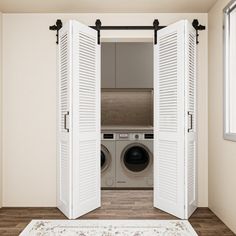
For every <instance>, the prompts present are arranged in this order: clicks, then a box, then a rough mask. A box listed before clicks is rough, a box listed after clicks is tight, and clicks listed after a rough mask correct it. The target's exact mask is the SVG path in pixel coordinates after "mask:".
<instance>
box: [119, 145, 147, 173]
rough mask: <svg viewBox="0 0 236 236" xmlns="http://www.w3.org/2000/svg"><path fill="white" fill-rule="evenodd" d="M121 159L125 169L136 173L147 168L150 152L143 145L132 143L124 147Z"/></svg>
mask: <svg viewBox="0 0 236 236" xmlns="http://www.w3.org/2000/svg"><path fill="white" fill-rule="evenodd" d="M121 161H122V165H123V166H124V167H125V168H126V169H127V170H129V171H131V172H134V173H138V172H142V171H145V170H146V169H147V168H148V166H149V165H150V162H151V154H150V151H149V150H148V149H147V148H146V147H145V146H143V145H141V144H132V145H129V146H127V147H126V148H125V149H124V151H123V155H122V157H121Z"/></svg>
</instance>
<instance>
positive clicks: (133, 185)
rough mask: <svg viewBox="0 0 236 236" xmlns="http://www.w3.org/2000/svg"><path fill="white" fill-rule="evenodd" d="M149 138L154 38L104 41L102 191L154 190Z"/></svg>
mask: <svg viewBox="0 0 236 236" xmlns="http://www.w3.org/2000/svg"><path fill="white" fill-rule="evenodd" d="M151 40H152V39H150V41H151ZM153 137H154V135H153V42H137V41H136V42H135V41H134V42H120V41H119V40H118V42H114V41H113V42H102V43H101V188H102V195H103V194H104V195H106V190H109V192H110V194H112V192H113V193H114V194H115V195H116V196H117V195H119V194H120V197H121V198H122V196H123V195H124V193H127V194H128V195H129V196H130V197H131V198H132V195H135V196H136V201H139V202H140V203H141V202H142V201H147V198H146V199H145V198H143V195H147V194H148V195H149V196H152V195H153V194H152V191H153ZM133 190H135V191H133ZM138 190H140V191H138ZM144 190H146V191H147V192H146V193H145V192H143V191H144ZM122 194H123V195H122ZM138 196H140V199H137V197H138ZM148 199H149V201H151V202H150V204H151V205H152V199H151V198H150V197H149V198H148ZM121 202H122V199H121Z"/></svg>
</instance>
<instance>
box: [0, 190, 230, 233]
mask: <svg viewBox="0 0 236 236" xmlns="http://www.w3.org/2000/svg"><path fill="white" fill-rule="evenodd" d="M152 202H153V199H152V191H150V190H103V191H102V207H101V208H100V209H97V210H95V211H93V212H90V213H88V214H87V215H85V216H83V217H81V219H176V218H175V217H173V216H171V215H169V214H166V213H164V212H162V211H160V210H158V209H155V208H153V207H152ZM32 219H65V216H64V215H63V214H62V213H61V212H60V211H59V210H58V209H56V208H2V209H0V235H1V236H12V235H19V233H20V232H21V231H22V230H23V229H24V228H25V226H26V225H27V224H28V223H29V222H30V221H31V220H32ZM189 221H190V223H191V224H192V226H193V228H194V229H195V230H196V232H197V233H198V235H199V236H224V235H225V236H231V235H234V234H233V233H232V232H231V231H230V230H229V229H228V228H227V227H226V226H225V225H224V224H223V223H222V222H221V221H220V220H219V219H218V218H217V217H216V216H215V215H214V214H213V213H212V212H211V211H210V210H209V209H208V208H199V209H197V211H196V212H195V213H194V214H193V215H192V216H191V218H190V220H189Z"/></svg>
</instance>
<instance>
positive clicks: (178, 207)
mask: <svg viewBox="0 0 236 236" xmlns="http://www.w3.org/2000/svg"><path fill="white" fill-rule="evenodd" d="M188 27H189V23H188V22H187V21H184V20H183V21H179V22H177V23H175V24H172V25H170V26H168V27H166V28H164V29H162V30H160V31H158V35H157V44H156V45H155V46H154V134H155V139H154V157H155V158H154V206H155V207H157V208H159V209H161V210H163V211H166V212H168V213H170V214H173V215H175V216H177V217H179V218H182V219H185V218H187V215H186V210H185V209H186V207H187V206H185V205H186V196H187V192H188V189H187V185H186V184H187V182H188V183H189V184H190V182H189V181H188V178H190V177H191V174H192V173H191V170H190V169H191V167H189V170H190V172H188V174H189V176H188V177H187V176H186V173H187V170H186V157H187V155H186V150H188V152H189V160H192V156H191V149H190V148H187V147H186V130H187V126H188V124H187V123H186V122H187V118H186V117H187V110H186V108H187V106H186V104H187V103H186V102H187V100H188V96H186V81H188V79H187V78H188V77H189V76H190V74H189V73H188V72H187V71H188V70H189V65H190V64H189V63H187V62H189V60H190V58H189V57H188V58H187V57H186V56H187V54H188V52H189V51H188V50H189V48H188V44H189V42H188V41H187V40H186V39H187V37H186V36H187V32H188V30H187V29H188ZM193 63H195V62H193ZM189 164H190V162H189ZM190 165H191V164H190ZM190 185H191V184H190ZM192 188H195V186H192Z"/></svg>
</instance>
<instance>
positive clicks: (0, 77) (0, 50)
mask: <svg viewBox="0 0 236 236" xmlns="http://www.w3.org/2000/svg"><path fill="white" fill-rule="evenodd" d="M1 207H2V13H1V12H0V208H1Z"/></svg>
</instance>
